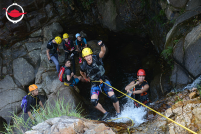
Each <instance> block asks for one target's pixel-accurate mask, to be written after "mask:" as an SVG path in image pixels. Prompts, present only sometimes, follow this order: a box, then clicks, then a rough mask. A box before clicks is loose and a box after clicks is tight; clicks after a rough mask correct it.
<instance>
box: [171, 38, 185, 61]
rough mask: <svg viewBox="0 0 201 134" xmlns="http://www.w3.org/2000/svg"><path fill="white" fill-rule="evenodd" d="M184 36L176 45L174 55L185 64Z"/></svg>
mask: <svg viewBox="0 0 201 134" xmlns="http://www.w3.org/2000/svg"><path fill="white" fill-rule="evenodd" d="M183 48H184V38H181V39H180V40H179V41H178V43H177V44H176V45H175V46H174V50H173V56H174V58H175V59H176V60H177V61H179V63H181V64H183V62H184V49H183Z"/></svg>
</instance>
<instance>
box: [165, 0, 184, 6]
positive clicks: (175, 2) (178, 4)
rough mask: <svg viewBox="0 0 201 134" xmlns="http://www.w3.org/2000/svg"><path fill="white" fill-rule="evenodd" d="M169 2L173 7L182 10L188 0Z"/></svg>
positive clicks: (170, 0)
mask: <svg viewBox="0 0 201 134" xmlns="http://www.w3.org/2000/svg"><path fill="white" fill-rule="evenodd" d="M169 2H170V3H169V4H171V5H172V6H173V7H177V8H182V7H184V6H185V5H186V3H187V2H188V0H169Z"/></svg>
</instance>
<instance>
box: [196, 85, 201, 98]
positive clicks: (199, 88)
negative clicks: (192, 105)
mask: <svg viewBox="0 0 201 134" xmlns="http://www.w3.org/2000/svg"><path fill="white" fill-rule="evenodd" d="M197 88H198V92H199V94H200V97H201V86H200V85H197Z"/></svg>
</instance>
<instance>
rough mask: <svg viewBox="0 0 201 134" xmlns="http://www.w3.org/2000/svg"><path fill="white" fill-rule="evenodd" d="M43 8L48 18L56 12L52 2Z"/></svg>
mask: <svg viewBox="0 0 201 134" xmlns="http://www.w3.org/2000/svg"><path fill="white" fill-rule="evenodd" d="M45 9H46V12H47V14H48V18H49V19H50V18H53V17H54V16H55V15H56V12H55V10H54V7H53V3H50V4H48V5H47V6H46V7H45Z"/></svg>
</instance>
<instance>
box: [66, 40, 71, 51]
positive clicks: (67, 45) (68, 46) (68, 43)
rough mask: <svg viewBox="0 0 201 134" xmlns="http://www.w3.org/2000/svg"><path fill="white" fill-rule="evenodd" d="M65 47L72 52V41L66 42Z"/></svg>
mask: <svg viewBox="0 0 201 134" xmlns="http://www.w3.org/2000/svg"><path fill="white" fill-rule="evenodd" d="M65 47H66V49H67V50H71V46H70V40H68V42H66V41H65Z"/></svg>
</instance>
